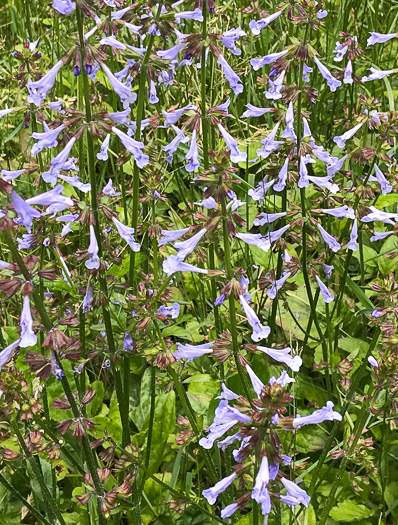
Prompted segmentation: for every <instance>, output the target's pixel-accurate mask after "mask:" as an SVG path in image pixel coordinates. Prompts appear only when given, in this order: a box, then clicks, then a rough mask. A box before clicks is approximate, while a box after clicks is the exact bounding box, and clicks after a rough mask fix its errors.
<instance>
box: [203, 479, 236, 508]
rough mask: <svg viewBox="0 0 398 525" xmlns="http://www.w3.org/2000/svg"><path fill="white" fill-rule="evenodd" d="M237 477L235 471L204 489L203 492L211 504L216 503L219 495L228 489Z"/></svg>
mask: <svg viewBox="0 0 398 525" xmlns="http://www.w3.org/2000/svg"><path fill="white" fill-rule="evenodd" d="M235 479H236V473H235V472H234V473H233V474H230V475H229V476H227V477H226V478H224V479H222V480H220V481H219V482H218V483H216V484H215V485H214V487H211V488H210V489H206V490H204V491H203V492H202V494H203V496H204V497H205V498H206V499H207V502H208V503H209V505H214V503H215V502H216V500H217V498H218V496H219V495H220V494H222V493H223V492H224V490H225V489H227V488H228V487H229V486H230V485H231V484H232V483H233V482H234V480H235Z"/></svg>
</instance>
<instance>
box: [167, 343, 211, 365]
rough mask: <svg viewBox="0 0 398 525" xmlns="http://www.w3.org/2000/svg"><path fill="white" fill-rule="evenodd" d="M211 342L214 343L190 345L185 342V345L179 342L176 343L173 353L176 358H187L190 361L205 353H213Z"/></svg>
mask: <svg viewBox="0 0 398 525" xmlns="http://www.w3.org/2000/svg"><path fill="white" fill-rule="evenodd" d="M213 344H214V343H204V344H201V345H191V344H189V343H187V344H186V345H183V344H181V343H177V350H176V351H175V352H174V354H173V355H174V357H175V358H176V359H177V360H178V359H187V360H188V361H192V360H193V359H196V358H197V357H202V356H204V355H206V354H211V353H213Z"/></svg>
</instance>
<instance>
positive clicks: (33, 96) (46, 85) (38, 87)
mask: <svg viewBox="0 0 398 525" xmlns="http://www.w3.org/2000/svg"><path fill="white" fill-rule="evenodd" d="M63 65H64V63H63V62H62V60H60V61H59V62H57V63H56V64H55V66H54V67H53V68H52V69H50V71H49V72H48V73H47V74H46V75H44V77H42V78H41V79H40V80H37V81H36V82H32V80H31V79H30V78H29V79H28V91H29V97H28V102H30V103H31V104H34V105H35V106H41V105H42V103H43V101H44V99H45V98H46V96H47V93H48V92H49V91H50V89H51V88H52V87H53V85H54V82H55V77H56V76H57V73H58V71H59V70H60V69H61V67H62V66H63Z"/></svg>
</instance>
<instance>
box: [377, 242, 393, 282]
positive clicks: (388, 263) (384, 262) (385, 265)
mask: <svg viewBox="0 0 398 525" xmlns="http://www.w3.org/2000/svg"><path fill="white" fill-rule="evenodd" d="M396 251H397V239H396V237H395V235H392V236H390V237H387V239H386V240H385V241H384V243H383V246H382V247H381V250H380V254H384V255H381V256H380V257H379V259H378V260H377V261H378V266H379V269H380V271H381V273H382V274H383V275H387V274H389V273H390V272H392V271H393V270H394V268H395V267H396V266H397V262H398V256H397V257H394V258H393V259H390V258H387V257H386V254H388V253H391V252H396Z"/></svg>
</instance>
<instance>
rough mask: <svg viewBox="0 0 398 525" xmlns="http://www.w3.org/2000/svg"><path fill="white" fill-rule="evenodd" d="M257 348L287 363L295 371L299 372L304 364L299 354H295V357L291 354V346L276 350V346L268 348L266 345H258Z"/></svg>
mask: <svg viewBox="0 0 398 525" xmlns="http://www.w3.org/2000/svg"><path fill="white" fill-rule="evenodd" d="M257 350H260V352H264V354H267V355H269V356H270V357H272V359H275V361H278V362H279V363H285V365H287V366H288V367H289V368H290V369H291V370H293V372H298V371H299V370H300V367H301V365H302V364H303V360H302V359H301V357H300V356H299V355H295V356H294V357H292V356H291V355H290V353H291V351H292V349H291V348H290V347H289V346H287V347H286V348H281V349H279V350H276V349H275V348H267V347H266V346H258V347H257Z"/></svg>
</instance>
